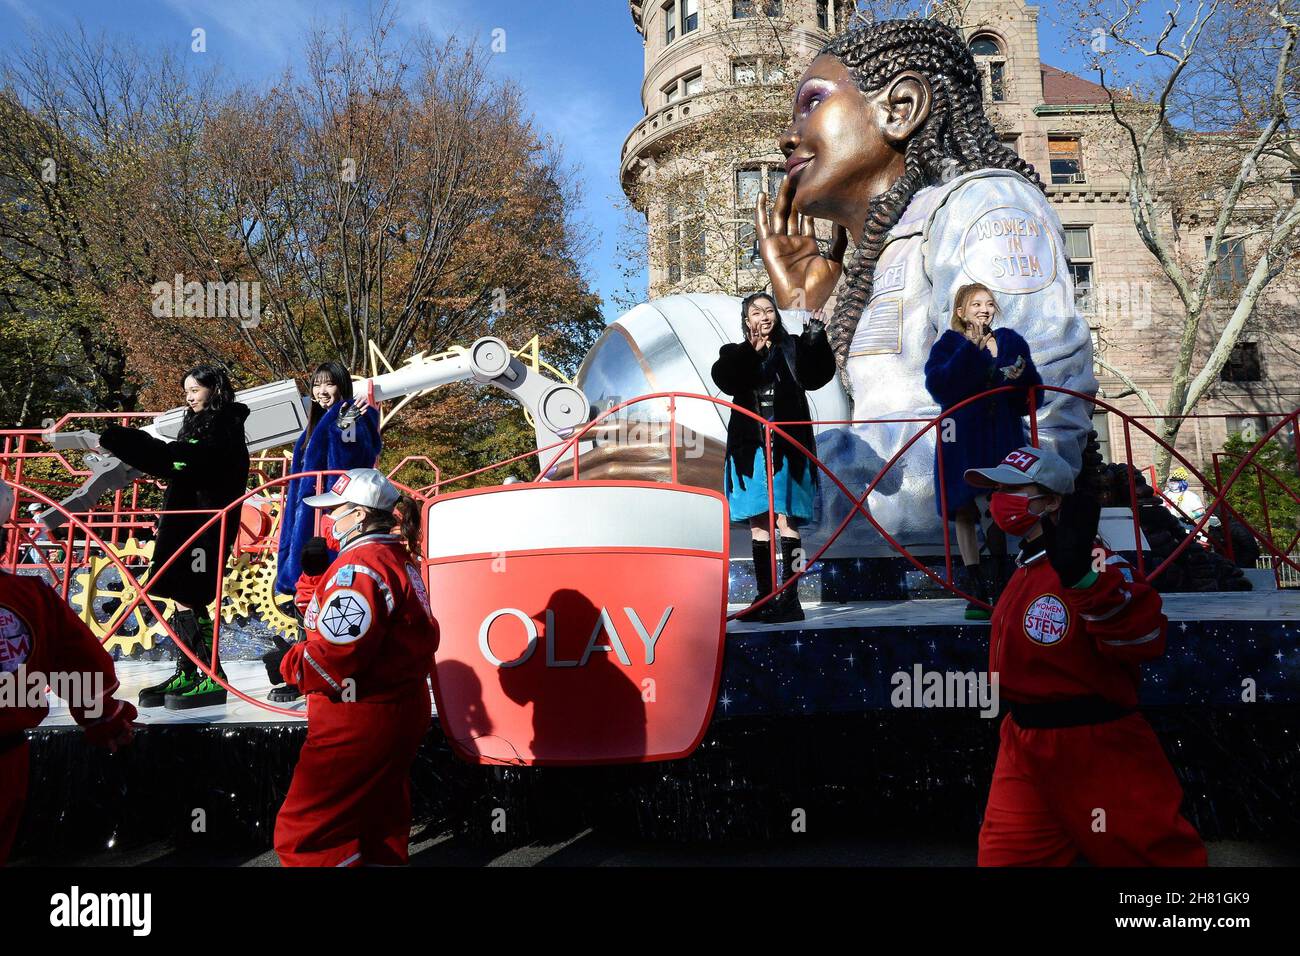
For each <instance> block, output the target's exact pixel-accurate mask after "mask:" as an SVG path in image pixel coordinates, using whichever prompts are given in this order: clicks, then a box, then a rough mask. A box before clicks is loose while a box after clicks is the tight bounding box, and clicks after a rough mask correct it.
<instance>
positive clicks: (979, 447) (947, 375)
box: [925, 283, 1043, 620]
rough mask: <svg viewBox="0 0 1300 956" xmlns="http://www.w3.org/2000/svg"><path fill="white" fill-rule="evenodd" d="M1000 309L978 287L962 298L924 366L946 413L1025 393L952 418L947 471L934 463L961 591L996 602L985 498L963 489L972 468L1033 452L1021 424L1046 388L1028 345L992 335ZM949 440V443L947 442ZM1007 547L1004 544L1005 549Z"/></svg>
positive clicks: (982, 614) (971, 611)
mask: <svg viewBox="0 0 1300 956" xmlns="http://www.w3.org/2000/svg"><path fill="white" fill-rule="evenodd" d="M997 312H998V305H997V300H996V299H994V297H993V293H992V292H990V291H989V289H988V288H987V287H986V286H983V285H979V284H978V283H971V284H970V285H964V286H962V287H961V288H960V289H958V290H957V295H956V297H955V301H954V303H953V314H952V323H951V326H952V327H951V328H950V329H948V330H947V331H946V332H944V333H943V335H941V336H939V338H938V340H936V341H935V343H934V346H933V347H932V348H931V349H930V357H929V359H928V360H927V361H926V363H925V387H926V388H927V389H928V390H929V392H930V395H931V396H932V397H933V398H934V400H935V401H936V402H938V403H939V405H940V407H941V408H942V409H943V410H944V411H945V412H946V411H947V410H948V409H949V408H951V407H953V406H954V405H957V404H959V403H960V402H962V401H964V400H965V399H967V398H970V397H971V396H972V395H978V394H979V393H981V392H986V391H988V390H989V389H993V388H999V387H1001V386H1003V385H1018V386H1022V387H1021V388H1018V389H1017V390H1016V391H1013V392H1003V393H1001V394H999V395H994V396H991V397H989V398H984V399H980V400H979V401H975V402H972V403H971V404H969V405H967V406H965V407H964V408H961V409H958V410H957V411H955V412H953V413H952V415H951V416H947V417H950V418H951V419H952V424H951V425H947V424H946V423H942V422H941V423H940V430H939V435H938V439H939V442H940V447H941V448H942V450H943V471H942V473H940V470H939V459H938V456H937V455H936V457H935V463H934V480H935V487H934V506H935V509H936V510H939V512H940V514H942V513H943V512H942V506H941V502H940V499H939V488H940V486H941V485H942V488H943V491H944V495H945V497H946V499H947V502H946V503H947V507H948V517H949V519H950V520H954V521H956V523H957V548H958V550H959V551H960V552H961V560H962V577H963V578H964V580H958V582H957V586H958V587H960V588H961V589H962V590H963V591H965V592H966V593H967V594H971V595H973V596H974V597H977V598H979V599H980V600H982V601H985V602H989V603H992V602H991V598H990V588H989V582H988V581H987V579H986V578H985V577H984V574H983V572H982V571H981V569H980V557H979V554H980V546H979V534H978V531H977V525H978V523H979V517H980V511H981V510H982V509H983V508H984V507H985V503H984V502H983V500H982V499H983V496H978V497H977V489H976V488H975V487H974V486H972V485H969V484H967V483H966V480H965V477H964V476H965V473H966V469H968V468H991V467H993V466H994V465H996V464H998V463H999V462H1000V461H1002V459H1003V457H1004V456H1005V455H1006V454H1007V452H1009V451H1012V450H1014V449H1016V448H1020V447H1021V446H1022V445H1026V444H1028V441H1027V440H1026V438H1025V425H1024V418H1025V416H1026V415H1028V414H1029V405H1028V401H1029V391H1028V390H1029V388H1030V386H1034V385H1041V384H1042V383H1043V380H1042V378H1040V377H1039V374H1038V370H1037V369H1036V368H1035V367H1034V360H1033V357H1032V356H1031V355H1030V354H1029V345H1028V344H1027V343H1026V342H1025V340H1024V339H1023V338H1021V336H1020V335H1018V334H1017V333H1016V332H1014V331H1013V330H1011V329H995V328H993V327H992V326H993V319H994V317H995V316H996V315H997ZM945 436H951V439H952V440H950V441H944V438H945ZM1004 543H1005V542H1004ZM966 617H967V618H968V619H972V620H975V619H987V618H988V617H989V612H988V611H986V610H984V609H983V608H982V607H980V606H979V605H978V604H975V603H974V602H971V603H968V604H967V606H966Z"/></svg>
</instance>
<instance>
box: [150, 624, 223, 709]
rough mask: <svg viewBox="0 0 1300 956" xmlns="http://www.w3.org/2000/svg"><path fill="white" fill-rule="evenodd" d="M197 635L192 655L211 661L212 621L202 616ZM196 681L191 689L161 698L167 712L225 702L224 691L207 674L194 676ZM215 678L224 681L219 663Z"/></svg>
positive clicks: (204, 660) (173, 692)
mask: <svg viewBox="0 0 1300 956" xmlns="http://www.w3.org/2000/svg"><path fill="white" fill-rule="evenodd" d="M198 624H199V635H198V638H197V639H196V640H195V641H194V654H195V656H196V657H198V659H199V660H201V661H203V662H205V663H206V662H208V661H210V660H212V619H211V618H209V617H208V616H207V614H204V615H203V617H201V618H199V619H198ZM196 676H197V678H198V680H197V681H196V682H195V684H194V685H193V686H192V687H189V688H186V689H185V690H182V691H172V692H170V693H168V694H167V696H166V697H165V698H163V704H164V706H166V708H167V709H168V710H191V709H193V708H195V707H212V706H214V705H216V704H224V703H225V702H226V689H225V688H224V687H222V686H221V685H220V684H218V683H217V682H216V681H215V680H214V679H213V678H211V677H209V676H208V675H207V674H204V673H199V674H198V675H196ZM217 676H218V677H220V678H221V679H222V680H225V679H226V672H225V670H223V669H222V667H221V663H220V662H218V663H217Z"/></svg>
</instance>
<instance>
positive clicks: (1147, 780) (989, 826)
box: [966, 447, 1205, 866]
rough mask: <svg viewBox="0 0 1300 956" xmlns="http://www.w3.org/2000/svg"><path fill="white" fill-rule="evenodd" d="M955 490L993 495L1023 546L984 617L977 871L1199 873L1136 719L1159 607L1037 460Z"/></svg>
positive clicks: (1154, 746) (1159, 637)
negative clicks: (992, 753)
mask: <svg viewBox="0 0 1300 956" xmlns="http://www.w3.org/2000/svg"><path fill="white" fill-rule="evenodd" d="M966 480H967V481H969V482H971V484H974V485H977V486H979V487H982V488H995V489H997V490H996V491H995V492H994V493H993V495H992V496H991V497H990V500H989V509H990V512H991V513H992V516H993V520H994V521H996V522H997V524H998V526H999V527H1000V528H1002V530H1004V531H1006V532H1007V533H1008V534H1012V535H1019V536H1021V537H1022V542H1021V546H1020V554H1019V555H1018V556H1017V558H1016V564H1017V569H1016V572H1015V573H1014V574H1013V575H1012V578H1011V580H1010V582H1008V584H1007V587H1006V590H1005V591H1003V594H1002V597H1001V599H1000V600H999V601H998V603H997V605H996V607H995V608H994V611H993V619H992V622H991V623H992V628H991V631H990V637H989V672H990V673H991V674H997V675H998V680H999V696H1000V700H1001V702H1002V704H1003V705H1004V709H1005V710H1006V712H1007V715H1006V717H1005V718H1004V719H1003V721H1002V727H1001V733H1000V737H1001V743H1000V746H999V747H998V758H997V764H996V766H995V768H994V770H993V784H992V786H991V787H990V789H989V799H988V806H987V808H986V809H985V812H984V824H983V826H982V827H981V829H980V837H979V864H980V865H981V866H1065V865H1067V864H1069V863H1071V862H1073V861H1074V860H1075V859H1076V858H1077V857H1078V856H1079V855H1082V856H1083V857H1084V858H1085V859H1087V860H1088V861H1089V862H1091V863H1093V864H1095V865H1097V866H1204V865H1205V846H1204V845H1203V844H1202V843H1201V839H1200V837H1199V836H1198V835H1197V833H1196V831H1195V830H1194V829H1193V828H1192V825H1191V824H1190V823H1188V821H1187V820H1186V819H1185V818H1184V817H1183V816H1181V815H1180V813H1179V804H1180V803H1181V802H1182V796H1183V793H1182V788H1181V787H1180V786H1179V784H1178V779H1177V778H1176V777H1175V776H1174V771H1173V768H1172V767H1171V766H1170V765H1169V761H1168V759H1166V757H1165V754H1164V751H1163V750H1162V749H1161V746H1160V742H1159V741H1158V740H1157V739H1156V735H1155V733H1154V732H1153V731H1152V730H1151V727H1150V725H1149V724H1148V723H1147V722H1146V719H1145V718H1144V717H1143V716H1142V715H1141V714H1140V713H1139V712H1138V710H1137V702H1138V683H1139V681H1140V679H1141V677H1140V669H1139V665H1140V664H1141V662H1143V661H1149V660H1152V659H1154V658H1156V657H1159V656H1160V655H1161V654H1162V653H1164V649H1165V632H1166V629H1167V626H1168V620H1167V619H1166V618H1165V615H1164V613H1163V612H1162V611H1161V602H1160V595H1159V594H1157V593H1156V591H1155V589H1154V588H1152V587H1151V586H1150V585H1149V584H1148V583H1147V582H1146V581H1145V580H1144V579H1143V577H1142V576H1141V574H1140V573H1139V572H1138V571H1137V570H1136V569H1135V568H1133V567H1132V566H1130V565H1129V563H1128V562H1127V561H1125V560H1124V559H1123V558H1122V557H1120V556H1119V555H1115V554H1111V553H1110V552H1109V551H1107V550H1106V549H1105V548H1104V547H1102V546H1101V545H1100V544H1099V543H1098V541H1097V525H1098V520H1099V518H1100V514H1101V507H1100V505H1099V504H1098V503H1097V501H1096V500H1095V499H1093V498H1090V497H1087V496H1084V495H1081V494H1071V492H1072V491H1073V487H1074V474H1073V471H1072V470H1071V469H1070V466H1069V465H1068V464H1067V463H1066V462H1065V460H1064V459H1063V458H1061V457H1059V456H1058V455H1056V454H1054V453H1053V452H1051V451H1049V450H1047V449H1043V448H1032V447H1023V448H1019V449H1017V450H1015V451H1012V452H1010V453H1009V454H1008V455H1007V456H1006V457H1005V458H1004V459H1003V460H1002V463H1001V464H1000V465H997V466H996V467H993V468H979V469H975V468H973V469H970V470H968V471H967V472H966Z"/></svg>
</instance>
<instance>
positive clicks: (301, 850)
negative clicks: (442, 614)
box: [265, 468, 438, 866]
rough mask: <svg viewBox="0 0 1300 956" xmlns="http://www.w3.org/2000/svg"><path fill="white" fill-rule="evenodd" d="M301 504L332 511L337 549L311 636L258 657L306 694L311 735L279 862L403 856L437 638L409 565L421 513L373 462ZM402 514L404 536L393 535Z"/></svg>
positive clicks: (310, 616) (350, 862) (384, 860)
mask: <svg viewBox="0 0 1300 956" xmlns="http://www.w3.org/2000/svg"><path fill="white" fill-rule="evenodd" d="M304 501H306V503H307V504H308V505H310V506H311V507H313V508H321V507H328V508H331V509H333V510H332V511H331V517H332V518H333V521H334V524H333V534H334V536H335V537H336V538H337V539H338V542H339V555H338V557H337V558H336V559H335V560H334V562H333V564H331V565H330V566H329V569H328V570H326V571H325V573H324V574H322V575H320V580H319V581H318V582H317V583H316V585H315V587H314V590H313V593H312V597H311V600H310V602H309V603H308V605H307V609H306V613H305V614H304V618H303V625H304V629H305V631H306V634H307V639H306V640H305V641H303V642H301V643H299V644H295V645H293V646H292V647H291V648H289V649H288V650H287V651H276V652H272V653H271V654H268V655H267V657H266V658H265V660H266V663H267V668H268V671H272V670H275V671H278V674H279V676H280V677H282V678H283V679H284V680H286V681H288V682H289V683H291V684H296V685H297V686H298V687H300V688H302V690H303V693H305V694H306V695H307V739H306V741H305V742H304V743H303V747H302V753H301V755H300V756H299V757H298V766H297V768H296V769H295V770H294V775H293V783H292V784H291V785H290V786H289V793H288V795H287V796H286V797H285V800H284V805H283V806H282V807H281V808H280V814H279V816H278V817H277V819H276V823H275V851H276V853H277V854H278V855H279V857H280V862H281V863H282V864H283V865H285V866H361V865H365V864H387V865H398V864H404V863H406V861H407V844H408V841H409V840H410V835H411V799H410V775H411V764H412V763H413V762H414V761H415V755H416V752H417V751H418V750H419V748H420V743H421V741H423V739H424V735H425V734H426V733H427V732H428V730H429V726H430V717H431V716H432V709H431V707H430V705H429V685H428V675H429V671H430V669H431V668H432V665H433V652H434V650H435V648H436V647H437V643H438V626H437V624H436V622H435V621H434V620H433V616H432V614H431V613H430V611H429V599H428V595H427V594H426V592H425V589H424V584H423V582H422V581H421V579H420V571H419V568H418V564H417V561H418V558H417V557H416V555H418V554H419V522H420V515H419V511H418V509H417V507H416V505H415V503H414V502H412V501H411V500H410V499H406V498H402V497H401V496H400V493H399V492H398V490H397V488H395V487H394V486H393V484H392V483H391V482H389V481H388V480H387V479H386V478H385V477H384V476H383V474H382V473H380V472H379V471H376V470H375V469H373V468H354V469H352V470H351V471H349V472H348V473H347V474H345V475H343V476H342V477H340V478H339V479H338V480H337V481H336V482H335V483H334V486H333V487H332V488H331V489H330V491H328V492H326V493H325V494H321V495H313V496H312V497H309V498H306V499H304ZM399 502H400V509H399ZM397 510H400V512H401V514H400V518H399V516H398V514H397V513H395V512H396V511H397ZM399 520H400V523H401V525H402V531H403V535H401V536H399V535H397V534H393V533H391V532H392V529H393V528H394V527H395V526H397V524H398V523H399ZM309 583H310V582H303V584H304V585H307V584H309ZM300 590H302V589H300Z"/></svg>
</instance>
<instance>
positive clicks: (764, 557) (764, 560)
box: [736, 539, 772, 621]
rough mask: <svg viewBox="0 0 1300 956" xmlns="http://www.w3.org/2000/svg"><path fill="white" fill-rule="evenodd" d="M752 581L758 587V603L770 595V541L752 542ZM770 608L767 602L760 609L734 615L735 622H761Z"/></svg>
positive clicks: (770, 604) (769, 602)
mask: <svg viewBox="0 0 1300 956" xmlns="http://www.w3.org/2000/svg"><path fill="white" fill-rule="evenodd" d="M754 581H755V583H757V585H758V597H756V598H755V599H754V600H756V601H758V600H761V599H762V598H764V597H766V596H767V595H769V594H771V593H772V543H771V542H770V541H759V540H757V539H755V540H754ZM771 606H772V602H771V601H768V602H767V603H766V604H764V605H763V606H762V607H760V608H756V609H754V610H752V611H742V612H741V613H740V614H737V615H736V620H737V621H761V620H763V617H764V615H766V614H767V610H768V608H769V607H771Z"/></svg>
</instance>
